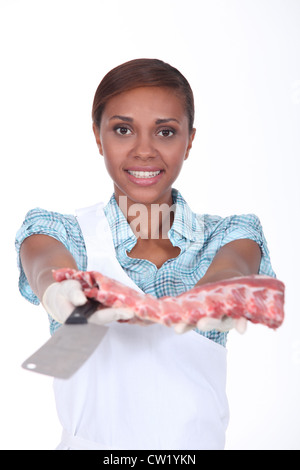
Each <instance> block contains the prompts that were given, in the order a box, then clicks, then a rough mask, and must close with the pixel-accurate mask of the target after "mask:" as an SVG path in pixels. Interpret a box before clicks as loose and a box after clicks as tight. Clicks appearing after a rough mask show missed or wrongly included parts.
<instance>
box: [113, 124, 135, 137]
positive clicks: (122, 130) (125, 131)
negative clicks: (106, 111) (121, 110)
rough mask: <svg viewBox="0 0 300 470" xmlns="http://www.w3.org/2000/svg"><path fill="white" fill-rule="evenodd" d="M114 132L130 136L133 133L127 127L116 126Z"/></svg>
mask: <svg viewBox="0 0 300 470" xmlns="http://www.w3.org/2000/svg"><path fill="white" fill-rule="evenodd" d="M114 130H115V131H116V133H117V134H119V135H129V134H130V133H131V130H130V129H128V127H125V126H116V127H115V128H114Z"/></svg>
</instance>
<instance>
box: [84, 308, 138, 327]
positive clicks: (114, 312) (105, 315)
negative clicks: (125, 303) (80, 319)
mask: <svg viewBox="0 0 300 470" xmlns="http://www.w3.org/2000/svg"><path fill="white" fill-rule="evenodd" d="M133 317H134V312H133V311H132V310H131V309H129V308H128V309H127V308H104V309H100V310H97V311H96V312H95V313H94V314H93V315H92V316H91V317H90V318H89V323H94V324H97V325H105V324H106V323H111V322H113V321H118V320H130V319H131V318H133Z"/></svg>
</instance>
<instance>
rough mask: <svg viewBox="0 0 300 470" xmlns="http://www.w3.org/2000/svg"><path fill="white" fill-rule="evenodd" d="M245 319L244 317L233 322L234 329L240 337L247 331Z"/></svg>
mask: <svg viewBox="0 0 300 470" xmlns="http://www.w3.org/2000/svg"><path fill="white" fill-rule="evenodd" d="M247 321H248V320H247V319H246V318H244V317H241V318H238V319H237V320H235V321H234V327H235V329H236V330H237V331H238V332H239V333H240V334H241V335H242V334H243V333H245V331H246V330H247Z"/></svg>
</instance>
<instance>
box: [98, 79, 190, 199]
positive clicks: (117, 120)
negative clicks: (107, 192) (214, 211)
mask: <svg viewBox="0 0 300 470" xmlns="http://www.w3.org/2000/svg"><path fill="white" fill-rule="evenodd" d="M94 133H95V137H96V141H97V144H98V147H99V151H100V153H101V155H103V157H104V160H105V164H106V168H107V171H108V173H109V175H110V176H111V178H112V180H113V182H114V190H115V196H116V199H117V201H118V200H119V196H127V198H128V199H129V201H128V203H129V204H130V203H144V204H151V203H156V204H161V203H168V204H172V197H171V188H172V185H173V183H174V181H175V180H176V178H177V176H178V175H179V173H180V170H181V167H182V164H183V162H184V160H185V159H186V158H187V157H188V154H189V150H190V148H191V146H192V141H193V138H194V135H195V130H193V132H192V133H190V132H189V123H188V117H187V114H186V111H185V108H184V105H183V100H182V99H181V98H180V97H179V96H178V95H176V94H175V93H174V91H173V90H172V89H169V88H159V87H141V88H135V89H133V90H130V91H126V92H123V93H121V94H119V95H117V96H115V97H113V98H111V99H110V100H109V102H108V103H107V104H106V106H105V109H104V111H103V114H102V119H101V125H100V130H99V129H98V128H96V127H95V126H94Z"/></svg>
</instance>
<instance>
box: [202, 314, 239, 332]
mask: <svg viewBox="0 0 300 470" xmlns="http://www.w3.org/2000/svg"><path fill="white" fill-rule="evenodd" d="M197 328H198V329H199V330H201V331H210V330H217V331H221V332H225V331H229V330H232V329H234V328H235V329H236V330H237V331H238V332H239V333H241V334H242V333H245V331H246V329H247V320H246V318H243V317H241V318H237V319H234V318H230V317H227V316H224V317H223V318H221V319H217V318H211V317H204V318H201V320H199V321H198V323H197Z"/></svg>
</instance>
